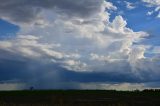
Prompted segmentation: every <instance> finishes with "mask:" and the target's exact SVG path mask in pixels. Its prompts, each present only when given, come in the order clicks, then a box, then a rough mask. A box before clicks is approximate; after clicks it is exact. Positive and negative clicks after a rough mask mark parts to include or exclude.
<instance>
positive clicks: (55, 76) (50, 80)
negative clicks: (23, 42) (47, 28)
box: [0, 50, 158, 89]
mask: <svg viewBox="0 0 160 106" xmlns="http://www.w3.org/2000/svg"><path fill="white" fill-rule="evenodd" d="M0 54H1V56H0V82H3V81H4V82H5V81H6V82H7V81H17V82H22V83H25V84H26V86H30V85H33V86H35V87H36V88H39V89H41V88H42V89H49V88H57V89H58V88H62V89H78V88H79V86H78V84H79V83H106V82H107V83H124V82H127V83H144V82H150V81H157V80H158V79H156V78H154V79H153V78H151V79H150V78H149V77H148V76H144V78H143V79H141V78H140V77H137V76H136V75H134V74H133V73H132V72H128V73H127V72H124V71H122V70H123V68H122V70H120V69H118V71H119V72H117V71H116V72H94V71H93V72H75V71H72V70H67V69H65V68H63V67H62V66H61V64H58V63H51V62H49V61H40V60H38V59H37V60H36V59H32V58H29V57H27V58H26V57H24V56H22V55H18V54H14V53H11V52H9V51H4V50H0ZM2 56H3V57H2ZM115 70H116V69H115ZM126 70H130V69H129V67H128V69H127V68H126ZM139 71H141V70H139ZM143 74H144V73H143ZM147 75H148V73H147ZM72 82H74V83H72Z"/></svg>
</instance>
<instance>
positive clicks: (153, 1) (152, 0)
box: [142, 0, 160, 18]
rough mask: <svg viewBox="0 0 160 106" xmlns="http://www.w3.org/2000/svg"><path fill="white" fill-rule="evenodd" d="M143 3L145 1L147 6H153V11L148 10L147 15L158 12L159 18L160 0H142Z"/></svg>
mask: <svg viewBox="0 0 160 106" xmlns="http://www.w3.org/2000/svg"><path fill="white" fill-rule="evenodd" d="M142 1H143V2H144V3H146V4H147V5H146V6H148V7H155V9H154V10H153V11H149V12H148V13H147V15H152V14H153V13H158V14H157V18H159V14H160V1H159V0H142Z"/></svg>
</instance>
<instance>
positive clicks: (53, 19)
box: [0, 0, 160, 89]
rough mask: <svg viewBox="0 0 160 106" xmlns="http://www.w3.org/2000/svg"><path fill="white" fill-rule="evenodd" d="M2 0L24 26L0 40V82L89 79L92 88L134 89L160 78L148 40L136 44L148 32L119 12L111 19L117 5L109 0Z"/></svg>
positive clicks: (58, 83) (77, 83)
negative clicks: (149, 54)
mask: <svg viewBox="0 0 160 106" xmlns="http://www.w3.org/2000/svg"><path fill="white" fill-rule="evenodd" d="M1 2H2V4H3V5H2V4H0V5H2V6H0V11H2V12H1V13H0V14H1V15H0V16H1V18H2V19H6V20H8V21H9V22H13V23H14V24H17V25H18V26H20V31H19V32H18V33H17V36H16V37H15V38H11V39H7V40H1V41H0V54H1V55H0V76H1V77H0V81H4V82H5V81H8V80H11V81H12V80H16V81H18V82H20V83H24V84H25V85H26V86H31V85H33V86H35V87H36V88H41V89H48V88H55V89H58V88H61V89H71V88H75V89H81V88H83V87H82V85H83V84H84V85H85V84H87V83H90V84H91V86H89V87H88V88H92V86H96V85H97V83H98V84H99V85H103V84H104V85H105V84H106V85H105V86H107V87H109V86H111V87H109V88H114V87H117V86H119V85H120V86H121V84H122V87H120V88H123V87H124V88H127V87H126V86H129V87H128V88H131V85H130V84H131V83H133V84H135V83H144V82H150V81H157V80H159V77H158V75H159V72H158V71H157V70H158V68H159V67H160V64H158V61H159V60H158V59H157V60H156V59H154V58H155V57H154V56H153V57H150V58H148V57H145V52H146V47H145V45H143V44H141V45H138V44H136V43H140V41H141V40H143V39H144V37H146V36H149V35H148V34H147V33H146V32H143V31H139V32H134V31H133V30H132V29H131V28H128V27H127V21H126V20H125V19H124V18H123V17H122V16H120V15H119V16H116V17H115V18H114V19H113V21H110V14H111V11H116V9H117V7H115V6H114V5H113V4H112V3H110V2H107V1H105V0H81V1H74V0H58V1H57V0H52V1H51V0H46V1H38V0H34V1H27V0H17V1H3V0H2V1H1ZM6 6H9V7H10V8H7V9H6ZM20 8H24V9H20ZM23 13H24V14H23ZM22 16H23V17H24V18H23V17H22ZM146 64H148V65H147V66H146ZM107 83H112V84H113V83H117V84H119V85H113V86H112V85H110V84H109V85H107ZM126 83H127V84H126ZM93 84H95V85H93ZM123 84H124V85H123ZM102 88H104V87H102ZM102 88H99V89H102Z"/></svg>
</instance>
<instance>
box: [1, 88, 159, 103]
mask: <svg viewBox="0 0 160 106" xmlns="http://www.w3.org/2000/svg"><path fill="white" fill-rule="evenodd" d="M0 106H160V91H153V90H147V91H142V92H140V91H134V92H131V91H130V92H129V91H105V90H46V91H41V90H39V91H38V90H36V91H8V92H7V91H6V92H2V91H1V92H0Z"/></svg>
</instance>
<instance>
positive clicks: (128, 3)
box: [124, 1, 136, 10]
mask: <svg viewBox="0 0 160 106" xmlns="http://www.w3.org/2000/svg"><path fill="white" fill-rule="evenodd" d="M124 3H125V4H126V8H127V9H129V10H132V9H135V8H136V6H135V5H134V4H133V3H131V2H127V1H124Z"/></svg>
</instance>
